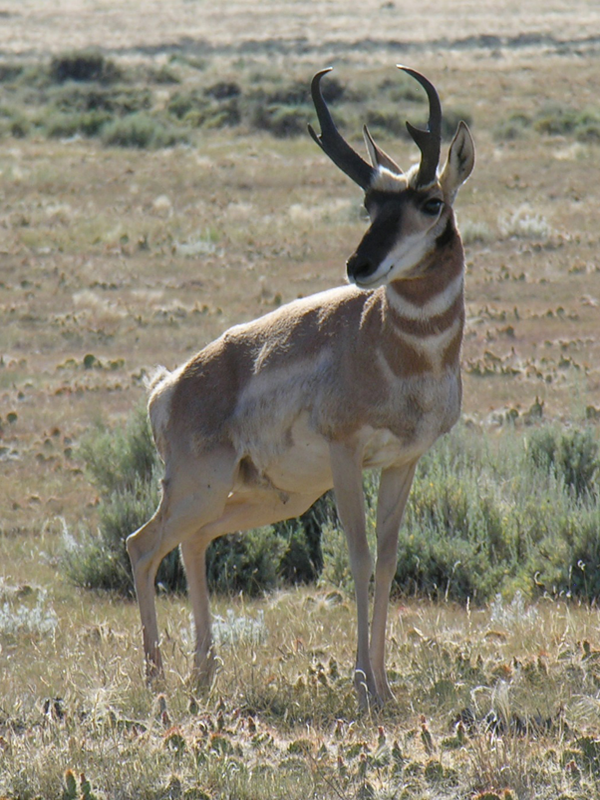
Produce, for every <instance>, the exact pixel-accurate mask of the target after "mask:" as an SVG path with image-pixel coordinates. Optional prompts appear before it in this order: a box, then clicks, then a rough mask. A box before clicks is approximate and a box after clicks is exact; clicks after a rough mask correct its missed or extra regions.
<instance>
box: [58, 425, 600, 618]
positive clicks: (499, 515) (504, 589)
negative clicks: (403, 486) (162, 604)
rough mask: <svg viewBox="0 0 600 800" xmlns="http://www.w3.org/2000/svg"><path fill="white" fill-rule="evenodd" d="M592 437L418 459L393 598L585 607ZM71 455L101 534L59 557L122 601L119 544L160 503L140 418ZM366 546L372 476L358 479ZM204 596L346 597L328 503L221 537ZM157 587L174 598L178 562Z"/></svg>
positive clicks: (591, 557) (598, 515) (472, 438)
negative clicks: (334, 589) (327, 588)
mask: <svg viewBox="0 0 600 800" xmlns="http://www.w3.org/2000/svg"><path fill="white" fill-rule="evenodd" d="M599 450H600V446H599V443H598V434H597V431H596V430H595V429H594V428H593V427H582V428H577V427H572V428H568V429H565V428H560V427H557V426H556V427H555V426H550V425H546V426H540V427H538V428H533V427H529V428H527V429H526V431H525V432H521V431H520V430H518V429H515V428H511V429H510V430H507V431H506V432H505V433H504V434H503V436H502V437H501V438H499V439H495V440H493V439H491V438H488V437H486V436H485V435H482V432H481V431H478V430H470V429H466V428H461V427H459V428H457V429H455V430H454V431H453V432H452V434H450V435H448V436H446V437H444V438H443V439H442V440H441V441H440V442H438V443H437V444H436V446H435V447H434V448H433V449H432V450H431V451H430V452H429V453H427V454H426V455H425V456H424V457H423V458H422V459H421V461H420V463H419V466H418V468H417V474H416V476H415V482H414V486H413V489H412V493H411V497H410V499H409V502H408V505H407V509H406V514H405V520H404V524H403V527H402V529H401V531H400V536H399V548H398V563H397V569H396V576H395V584H394V585H395V591H396V592H398V593H400V594H404V595H407V594H418V595H425V596H428V597H432V598H436V599H443V600H447V599H452V600H457V601H460V602H465V601H466V600H467V599H469V600H471V601H475V602H480V603H483V602H488V601H489V600H491V599H492V598H493V597H495V596H496V595H497V594H498V593H499V592H500V593H504V594H506V595H509V596H510V595H511V594H513V593H514V592H515V591H516V590H519V591H521V592H522V593H523V594H524V595H526V596H529V597H534V596H536V595H538V594H540V593H544V592H546V593H548V594H551V595H553V596H554V595H567V596H570V597H577V598H579V599H583V600H593V599H595V598H597V597H599V596H600V533H599V532H600V502H599V501H600V492H599V491H598V475H599V471H600V460H599V457H598V454H599ZM81 455H82V458H83V460H84V462H85V464H86V467H87V470H88V472H89V473H90V475H91V477H92V479H93V480H94V481H95V483H96V485H97V486H98V489H99V493H100V505H99V509H98V516H99V525H98V532H91V531H89V530H88V531H87V532H84V533H83V534H82V535H81V536H80V539H79V541H78V542H77V543H76V545H73V543H72V542H71V545H72V546H71V547H70V550H69V548H67V552H66V554H65V564H66V568H67V572H68V574H70V575H71V577H72V578H73V580H75V581H76V582H77V583H79V584H81V585H85V586H93V587H102V588H110V589H116V590H119V591H125V592H131V577H130V567H129V560H128V558H127V554H126V552H125V547H124V539H125V537H126V536H127V535H128V534H129V533H131V532H132V531H133V530H135V529H136V528H138V527H139V526H140V525H142V524H143V523H144V522H146V521H147V520H148V519H149V517H150V516H151V515H152V513H153V511H154V510H155V508H156V506H157V504H158V480H157V478H158V475H159V473H160V467H159V464H158V458H157V455H156V450H155V448H154V443H153V441H152V437H151V434H150V429H149V424H148V421H147V417H146V414H145V412H144V411H138V412H136V413H135V414H133V415H132V417H131V418H130V420H129V421H128V423H127V425H126V426H125V427H124V428H122V429H117V430H115V431H110V432H109V431H105V430H103V429H97V430H94V431H93V432H92V433H91V434H90V435H89V436H88V437H87V438H86V440H85V441H84V442H83V443H82V446H81ZM365 490H366V509H367V529H368V531H369V537H370V545H371V548H372V549H373V550H374V549H375V518H376V508H377V491H378V479H377V477H376V476H374V475H370V474H368V475H367V476H366V478H365ZM207 569H208V579H209V585H210V587H211V589H212V590H213V591H218V592H223V593H227V594H230V593H237V592H245V593H247V594H249V595H254V594H256V593H258V592H262V591H265V590H269V589H272V588H273V587H275V586H277V585H280V584H282V583H287V584H295V583H302V582H304V583H306V582H311V581H314V580H316V579H317V578H318V577H319V575H321V573H322V577H321V580H322V581H325V582H326V583H333V584H335V585H337V586H341V587H342V588H344V589H347V590H348V591H350V590H351V589H352V580H351V575H350V569H349V566H348V554H347V547H346V542H345V536H344V534H343V532H342V531H341V529H340V527H339V522H338V519H337V515H336V512H335V508H334V503H333V498H332V495H331V493H328V494H326V495H325V496H324V497H323V498H321V499H320V500H319V501H318V502H317V503H316V504H315V505H314V506H313V507H312V508H311V509H309V511H307V513H306V514H304V515H302V517H300V518H299V519H296V520H290V521H287V522H281V523H278V524H277V525H274V526H272V527H267V528H262V529H260V530H256V531H250V532H247V533H245V534H240V535H231V536H227V537H222V538H220V539H218V540H216V541H215V542H213V543H212V544H211V545H210V547H209V550H208V553H207ZM158 581H159V583H161V584H162V585H163V586H164V587H165V589H167V590H176V589H181V588H182V587H183V586H184V576H183V571H182V567H181V564H180V562H179V557H178V553H177V552H174V553H172V554H170V555H169V556H168V557H167V559H165V561H164V562H163V565H162V566H161V572H160V573H159V576H158Z"/></svg>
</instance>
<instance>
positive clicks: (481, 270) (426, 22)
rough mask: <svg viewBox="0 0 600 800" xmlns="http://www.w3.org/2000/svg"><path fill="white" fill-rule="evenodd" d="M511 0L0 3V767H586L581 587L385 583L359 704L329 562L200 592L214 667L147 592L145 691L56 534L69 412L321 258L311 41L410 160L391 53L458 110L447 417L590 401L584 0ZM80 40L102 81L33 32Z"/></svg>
mask: <svg viewBox="0 0 600 800" xmlns="http://www.w3.org/2000/svg"><path fill="white" fill-rule="evenodd" d="M524 5H525V4H523V3H520V4H517V3H513V2H498V3H491V4H485V7H483V6H482V4H479V3H471V2H450V0H444V1H443V2H438V3H429V2H425V3H421V4H419V7H418V9H416V8H414V7H412V4H411V7H410V8H409V7H408V4H405V3H404V2H395V3H383V2H370V0H369V2H365V3H362V4H360V6H357V7H356V8H355V7H353V6H350V5H349V4H348V3H342V2H341V0H331V1H330V2H328V3H319V4H310V3H299V2H286V3H282V2H279V3H276V2H263V3H261V4H252V3H250V2H248V0H244V1H243V2H242V1H240V2H232V3H228V4H227V7H226V8H225V9H219V8H218V7H217V6H216V5H215V4H208V3H205V2H201V0H180V2H172V3H168V4H167V3H160V2H151V0H144V2H133V0H130V2H128V3H121V4H118V6H117V5H116V4H114V3H110V2H108V0H95V1H94V0H89V2H86V1H85V0H63V2H61V3H55V4H40V3H37V2H33V0H24V1H23V2H17V1H16V0H6V2H4V3H3V4H2V6H1V7H0V81H1V83H0V87H1V89H2V93H1V95H0V133H1V135H2V139H1V141H0V197H1V200H2V202H1V204H0V229H1V231H2V242H1V244H0V319H1V322H2V324H1V325H0V481H1V485H2V488H1V489H0V796H2V795H3V794H4V795H6V796H7V797H10V798H11V800H12V799H13V798H19V800H21V798H22V799H23V800H25V799H27V798H34V797H42V798H49V799H50V798H59V797H65V798H71V797H73V798H75V797H79V796H91V795H90V794H87V795H86V788H85V781H83V782H82V779H81V777H80V775H81V773H85V775H86V776H87V778H88V779H89V780H90V783H91V791H92V792H93V793H95V794H96V796H97V797H98V798H140V797H147V798H162V797H165V798H166V797H169V798H171V797H172V798H176V797H188V798H193V797H195V798H211V799H212V798H225V797H227V798H236V800H237V799H240V800H243V799H244V798H266V797H269V798H277V797H303V798H308V797H310V798H313V797H314V798H327V800H329V798H354V797H360V798H415V800H416V799H417V798H446V797H447V798H473V797H476V796H477V795H478V793H484V792H486V791H487V792H490V794H489V795H488V797H489V799H490V800H492V798H495V797H502V796H503V791H504V790H505V789H507V791H509V792H510V793H507V794H506V795H505V798H506V800H508V798H509V797H514V798H519V799H520V800H521V799H523V800H525V798H534V797H535V798H556V799H557V800H558V798H562V800H569V799H570V800H583V798H589V797H593V796H595V794H597V793H598V785H599V784H600V741H599V740H598V738H597V737H598V730H599V725H600V713H599V709H600V705H599V686H600V671H599V667H598V665H599V664H600V659H599V653H600V633H599V628H598V616H597V611H596V609H595V608H591V609H590V608H588V607H585V606H583V605H575V604H570V605H569V604H567V603H565V602H564V601H563V600H562V599H556V598H553V599H549V598H547V599H546V600H541V601H539V602H538V603H537V604H536V605H535V607H534V608H533V609H532V610H529V609H528V608H527V607H524V606H522V605H521V603H520V600H519V596H518V595H517V598H516V600H515V601H512V600H511V598H505V599H504V601H503V602H500V603H499V605H498V604H496V605H491V606H484V607H472V608H471V607H470V606H469V607H466V608H465V607H458V606H454V605H452V604H451V603H440V604H433V603H431V602H429V601H425V600H418V599H417V598H410V599H409V600H406V601H405V602H404V603H403V604H402V605H399V604H395V605H394V608H393V611H392V624H391V630H390V642H391V644H390V656H389V662H390V667H391V670H392V675H391V678H392V680H391V682H392V686H393V688H394V691H395V692H396V695H397V697H398V702H397V703H396V704H395V705H394V706H393V707H392V708H390V709H389V710H387V709H386V711H385V712H374V713H373V715H372V716H369V715H365V716H364V717H362V718H359V717H357V712H356V706H355V698H354V695H353V692H352V682H351V675H350V667H351V664H352V662H353V652H352V650H353V647H354V609H353V602H352V600H351V598H350V597H349V595H347V594H346V592H344V591H342V590H339V589H338V588H337V587H334V586H333V585H328V584H327V583H326V582H325V581H322V582H321V584H319V586H318V587H311V588H306V589H302V590H294V591H286V592H278V593H276V594H275V595H273V596H270V597H267V598H265V599H263V600H260V601H253V602H250V601H244V599H243V598H237V599H236V600H234V601H231V602H230V601H227V602H226V601H224V600H220V599H219V600H218V601H217V609H216V610H217V612H218V613H220V614H221V615H222V616H223V618H224V619H225V620H227V619H228V617H227V610H228V609H230V608H233V610H234V615H235V616H234V618H232V619H233V621H235V620H240V619H241V620H242V622H243V621H244V620H245V624H242V625H241V627H240V632H239V634H236V635H239V639H238V640H235V641H234V642H233V643H227V642H224V643H223V645H222V656H223V665H222V670H221V672H220V674H219V676H218V678H217V681H216V684H215V686H214V688H213V691H212V692H211V693H210V694H209V696H207V697H199V696H197V695H196V693H195V692H194V691H193V689H192V688H191V687H190V686H188V685H187V684H186V680H185V676H186V674H187V672H188V669H189V653H188V650H189V648H190V641H189V637H190V634H189V633H188V631H189V614H188V612H189V609H188V607H187V604H186V602H185V599H183V598H172V597H163V598H161V600H160V615H161V625H162V627H163V629H164V631H165V640H166V647H165V650H166V656H167V661H168V675H167V686H166V687H165V693H164V695H163V696H162V697H161V698H156V697H155V696H153V695H151V694H150V693H149V692H148V691H147V690H146V689H145V687H144V684H143V677H142V664H141V653H140V644H141V636H140V635H139V623H138V617H137V608H136V607H135V606H134V605H133V604H132V603H130V602H129V601H124V600H122V599H119V598H117V597H112V596H109V595H104V594H97V593H92V592H89V591H84V590H80V589H76V588H74V587H73V586H72V585H71V584H70V583H69V582H68V580H67V579H66V578H65V576H64V571H63V570H62V569H61V566H60V564H61V561H60V559H61V552H62V548H63V547H64V538H63V534H64V531H65V529H66V530H68V531H71V532H74V533H75V534H76V533H77V531H78V530H79V528H80V526H82V525H87V526H88V527H92V528H93V526H94V524H95V522H96V517H97V510H98V502H99V497H98V490H97V487H95V486H94V485H93V484H92V483H91V482H90V479H89V476H88V475H87V474H85V473H84V470H83V466H82V461H81V458H80V455H79V452H78V448H79V444H80V442H81V439H82V436H83V435H84V434H85V433H86V432H87V431H89V430H90V428H92V427H93V426H94V425H95V424H96V423H97V422H101V423H103V424H104V425H107V426H109V427H112V426H114V425H117V424H122V423H123V421H124V420H125V419H127V418H128V417H129V415H130V414H131V412H132V410H133V409H134V408H135V407H137V406H138V405H139V404H140V403H141V402H142V401H143V398H144V386H143V378H144V376H145V375H147V374H148V373H149V372H150V371H151V370H152V369H153V368H154V366H156V365H157V364H164V365H166V366H168V367H173V366H175V365H176V364H178V363H180V362H181V361H182V360H184V359H186V358H187V357H189V356H190V355H191V354H192V353H194V352H195V351H196V350H197V349H199V348H200V347H201V346H202V345H204V344H206V343H207V342H208V341H210V340H211V339H212V338H214V337H215V336H216V335H218V334H219V333H221V332H222V331H223V330H224V329H226V328H227V327H228V326H230V325H232V324H234V323H236V322H239V321H242V320H247V319H250V318H252V317H255V316H257V315H258V314H261V313H264V312H266V311H268V310H270V309H272V308H274V307H275V306H277V305H279V304H280V303H283V302H287V301H289V300H291V299H293V298H296V297H298V296H301V295H306V294H309V293H312V292H315V291H318V290H321V289H324V288H327V287H330V286H333V285H336V284H339V283H340V281H341V280H342V279H343V275H344V262H345V259H346V258H347V257H348V256H349V255H350V253H351V252H352V250H353V248H354V245H355V244H356V243H357V242H358V241H359V239H360V236H361V232H362V231H363V230H364V227H365V223H364V220H363V218H362V212H361V208H360V200H361V198H360V195H359V194H358V193H357V191H356V188H355V187H354V186H352V185H350V183H349V181H348V180H347V179H346V178H345V177H344V176H343V175H342V174H341V173H338V172H337V171H336V170H335V168H334V167H333V166H332V165H331V164H330V163H329V162H327V161H326V159H325V158H324V157H323V156H322V155H321V154H320V152H319V151H318V149H317V148H316V146H315V145H314V143H313V142H312V141H311V140H310V138H309V137H308V136H307V135H306V134H305V133H304V130H305V125H306V122H308V121H312V119H313V117H312V111H311V109H310V106H309V105H308V102H307V99H306V97H305V96H304V95H303V94H302V91H301V90H299V89H298V87H306V89H307V88H308V85H309V81H310V78H311V77H312V75H313V73H314V72H315V71H316V70H317V69H320V68H321V67H323V66H327V65H329V64H332V65H333V66H334V67H335V72H334V73H333V76H332V80H333V77H335V79H336V80H337V81H339V85H340V86H341V87H342V90H343V91H342V93H341V96H340V99H339V102H336V103H334V104H332V109H333V113H334V115H336V117H337V116H339V118H340V119H341V120H342V121H343V123H344V131H345V132H346V133H347V134H348V136H349V137H350V138H352V139H354V140H355V141H356V142H357V146H361V145H360V143H359V142H358V136H359V133H360V130H361V126H362V123H363V122H364V121H365V120H366V119H368V120H369V124H370V126H371V127H372V128H373V131H374V133H375V134H376V136H377V138H378V141H381V142H382V143H383V146H384V147H385V148H386V149H387V150H389V151H390V152H391V153H392V154H393V155H394V156H395V157H396V158H397V160H398V162H399V163H400V164H401V165H403V166H407V165H408V164H410V163H411V162H412V160H414V159H415V157H416V156H415V152H414V147H413V146H412V145H411V143H410V142H409V141H407V140H406V138H404V137H403V135H402V133H401V129H402V126H403V124H404V120H405V119H406V118H410V119H412V120H413V121H416V122H419V121H420V119H422V106H421V104H420V101H419V98H418V97H415V96H411V94H410V90H409V89H408V85H409V81H408V80H407V79H404V78H402V76H401V75H400V74H399V73H398V72H397V70H395V68H394V64H395V63H397V62H403V63H407V64H410V65H411V66H414V67H415V68H417V69H419V70H421V71H423V72H424V73H425V74H427V75H428V76H429V77H430V78H431V79H432V80H433V81H434V83H435V84H436V85H437V87H438V89H439V91H440V95H441V98H442V102H443V104H444V108H445V110H446V112H447V115H448V116H449V117H450V118H452V119H453V120H454V119H458V118H460V117H461V116H465V117H467V118H468V120H469V124H470V126H471V128H472V132H473V135H474V138H475V141H476V145H477V165H476V169H475V173H474V175H473V177H472V178H471V180H470V181H469V182H468V183H467V185H466V186H465V187H464V188H463V189H462V191H461V194H460V196H459V198H458V200H457V203H456V208H457V213H458V219H459V225H460V227H461V230H462V232H463V236H464V240H465V244H466V250H467V261H468V275H467V301H468V328H467V335H466V340H465V345H464V353H463V362H464V373H465V387H464V412H465V418H466V420H467V422H468V424H469V425H472V426H475V428H476V429H480V430H481V432H482V435H486V436H489V437H490V438H491V439H494V440H496V439H498V438H499V437H502V436H503V432H504V430H505V429H506V428H507V427H510V428H511V435H513V434H514V430H513V428H514V427H515V426H514V425H513V424H512V423H513V422H514V423H515V425H516V428H517V431H519V430H524V429H525V427H526V426H525V422H530V421H531V419H532V417H535V418H536V419H539V413H540V410H541V413H542V418H543V419H547V420H553V421H556V422H558V423H559V424H561V425H564V426H565V427H566V428H568V427H569V426H570V425H571V424H572V423H573V422H577V423H578V424H583V422H584V421H585V420H587V423H586V424H589V425H590V426H592V427H593V428H595V427H596V423H595V422H594V420H597V419H598V418H599V417H600V326H599V323H598V307H599V304H600V224H599V221H598V220H599V209H600V182H599V176H600V81H599V78H598V76H599V75H600V8H599V7H598V4H597V3H596V2H591V0H590V1H589V2H583V0H579V1H578V2H575V3H569V2H567V0H554V2H551V3H546V4H542V3H528V4H526V8H523V6H524ZM405 6H406V7H405ZM90 46H93V47H101V48H102V54H103V57H104V61H103V63H104V65H105V66H106V65H108V67H106V69H107V70H108V73H110V70H113V72H112V73H110V74H108V73H104V74H103V76H101V78H102V81H104V82H102V81H101V82H100V84H99V85H96V84H94V86H93V87H92V88H93V91H94V92H95V95H94V97H95V99H94V101H93V102H94V103H95V105H94V106H93V108H92V107H91V106H90V103H91V101H90V91H91V90H90V89H89V86H90V84H89V82H78V83H76V84H74V82H72V81H71V82H69V81H62V79H59V77H57V74H58V73H57V71H56V68H55V67H56V63H57V62H56V61H55V62H51V57H52V56H54V57H56V58H60V56H61V54H64V53H65V52H66V51H71V50H82V49H84V48H86V47H90ZM52 63H54V64H55V67H54V68H53V67H52ZM53 69H54V71H53ZM74 86H75V88H74ZM216 87H220V88H216ZM223 87H225V88H223ZM232 87H233V88H232ZM411 88H412V87H411ZM75 89H76V91H75ZM299 91H300V95H298V92H299ZM99 97H100V100H101V102H100V100H98V98H99ZM86 104H87V105H86ZM263 107H268V113H266V114H265V113H259V111H261V112H262V110H263ZM92 112H93V113H92ZM136 113H139V114H141V115H142V117H143V120H142V121H143V126H145V127H143V128H140V129H139V130H142V133H139V130H138V132H137V133H136V134H135V135H136V136H138V137H139V136H142V135H144V136H146V135H147V137H148V138H147V141H146V142H145V145H147V146H144V147H119V146H116V143H117V140H116V139H111V138H110V135H112V134H110V131H111V130H112V131H113V132H114V130H115V129H116V127H118V126H117V125H116V123H119V124H121V122H122V121H123V120H124V119H128V118H129V116H131V115H133V114H136ZM90 114H91V116H90ZM86 115H87V116H86ZM137 119H138V121H139V119H140V117H138V118H137ZM111 125H113V126H114V127H113V128H112V129H111V128H110V126H111ZM120 130H121V134H120V135H123V134H122V130H123V128H121V129H120ZM129 135H130V136H131V130H130V131H129ZM161 137H162V138H161ZM169 141H171V142H176V144H174V146H169V147H163V146H161V145H162V144H164V143H168V142H169ZM111 142H112V144H111ZM129 143H130V144H131V143H132V141H131V139H130V140H129ZM133 143H134V144H135V143H136V142H135V141H134V142H133ZM137 143H138V144H139V143H140V142H139V141H138V142H137ZM532 410H533V411H532ZM528 412H530V413H529V416H528ZM509 422H510V424H509ZM596 436H597V434H596ZM232 619H230V620H229V621H230V623H231V622H232ZM234 627H235V626H234ZM224 630H225V631H226V630H227V626H225V627H224ZM236 630H237V628H236ZM223 635H224V636H226V633H224V634H223ZM58 698H60V699H58ZM490 714H491V715H492V716H490V717H488V715H490ZM493 715H495V716H493ZM66 770H72V776H71V775H70V774H68V775H65V771H66ZM492 792H493V793H495V794H491V793H492ZM482 796H485V795H482Z"/></svg>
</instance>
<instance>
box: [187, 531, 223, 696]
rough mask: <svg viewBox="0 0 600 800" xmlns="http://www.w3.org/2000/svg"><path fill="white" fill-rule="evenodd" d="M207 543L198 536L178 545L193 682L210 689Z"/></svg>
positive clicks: (211, 655)
mask: <svg viewBox="0 0 600 800" xmlns="http://www.w3.org/2000/svg"><path fill="white" fill-rule="evenodd" d="M209 542H210V539H208V538H207V537H206V536H202V535H201V533H200V532H199V535H198V537H194V538H192V539H188V540H187V541H186V542H184V543H183V544H182V545H181V555H182V558H183V564H184V566H185V574H186V576H187V584H188V595H189V598H190V602H191V604H192V613H193V615H194V624H195V628H196V648H195V651H194V672H193V678H194V680H195V681H196V682H197V683H198V685H200V686H210V682H211V680H212V676H213V674H214V670H215V658H214V653H213V648H212V632H211V616H210V603H209V598H208V586H207V582H206V548H207V547H208V544H209Z"/></svg>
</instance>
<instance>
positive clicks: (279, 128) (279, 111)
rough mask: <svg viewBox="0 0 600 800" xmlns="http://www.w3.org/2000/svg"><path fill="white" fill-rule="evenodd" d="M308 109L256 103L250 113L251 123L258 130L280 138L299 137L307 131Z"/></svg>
mask: <svg viewBox="0 0 600 800" xmlns="http://www.w3.org/2000/svg"><path fill="white" fill-rule="evenodd" d="M309 118H310V116H309V111H308V108H306V109H305V108H301V107H299V106H287V105H280V104H274V103H271V104H264V103H262V102H259V101H256V102H255V103H254V104H253V106H252V107H251V109H250V112H249V123H250V125H251V127H252V128H255V129H256V130H262V131H267V132H268V133H270V134H272V135H273V136H277V137H278V138H289V137H293V136H299V135H301V134H304V133H305V131H306V121H307V119H309Z"/></svg>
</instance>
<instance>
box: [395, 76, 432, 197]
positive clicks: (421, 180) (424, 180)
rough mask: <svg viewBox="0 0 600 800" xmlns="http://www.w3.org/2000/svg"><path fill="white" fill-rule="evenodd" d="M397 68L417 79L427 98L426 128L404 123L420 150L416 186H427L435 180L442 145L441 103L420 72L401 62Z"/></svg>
mask: <svg viewBox="0 0 600 800" xmlns="http://www.w3.org/2000/svg"><path fill="white" fill-rule="evenodd" d="M398 69H401V70H403V71H404V72H407V73H408V74H409V75H412V77H413V78H415V80H417V81H419V83H420V84H421V86H422V87H423V88H424V89H425V91H426V92H427V97H428V98H429V122H428V123H427V130H426V131H423V130H421V129H420V128H415V127H414V125H411V124H410V122H407V123H406V127H407V128H408V132H409V133H410V135H411V136H412V138H413V139H414V141H415V144H416V145H417V147H418V148H419V150H420V151H421V164H420V165H419V174H418V175H417V186H427V184H429V183H432V182H433V181H434V180H435V178H436V175H437V168H438V164H439V161H440V149H441V145H442V105H441V103H440V98H439V96H438V93H437V92H436V90H435V87H434V86H433V84H431V83H430V82H429V81H428V80H427V78H426V77H425V76H424V75H421V73H420V72H417V71H416V70H414V69H410V68H409V67H403V66H402V65H401V64H398Z"/></svg>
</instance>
